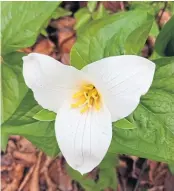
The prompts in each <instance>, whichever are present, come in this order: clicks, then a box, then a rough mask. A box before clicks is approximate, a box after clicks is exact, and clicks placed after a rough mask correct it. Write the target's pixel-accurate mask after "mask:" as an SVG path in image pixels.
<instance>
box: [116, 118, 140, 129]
mask: <svg viewBox="0 0 174 191" xmlns="http://www.w3.org/2000/svg"><path fill="white" fill-rule="evenodd" d="M112 125H113V127H116V128H121V129H134V128H137V126H136V125H135V124H133V123H131V122H130V121H128V120H127V119H126V118H124V119H121V120H119V121H116V122H114V123H112Z"/></svg>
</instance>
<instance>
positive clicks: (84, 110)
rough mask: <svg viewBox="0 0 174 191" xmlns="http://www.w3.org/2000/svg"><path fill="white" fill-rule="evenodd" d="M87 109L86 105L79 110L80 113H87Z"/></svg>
mask: <svg viewBox="0 0 174 191" xmlns="http://www.w3.org/2000/svg"><path fill="white" fill-rule="evenodd" d="M88 109H89V107H88V105H85V107H84V108H83V109H81V110H80V113H85V112H86V111H88Z"/></svg>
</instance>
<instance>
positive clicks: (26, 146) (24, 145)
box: [17, 137, 36, 153]
mask: <svg viewBox="0 0 174 191" xmlns="http://www.w3.org/2000/svg"><path fill="white" fill-rule="evenodd" d="M17 147H18V150H19V151H20V152H29V153H31V152H36V147H35V146H34V145H33V144H32V143H31V142H30V141H28V140H27V139H25V138H24V137H22V138H21V139H20V140H19V141H18V142H17Z"/></svg>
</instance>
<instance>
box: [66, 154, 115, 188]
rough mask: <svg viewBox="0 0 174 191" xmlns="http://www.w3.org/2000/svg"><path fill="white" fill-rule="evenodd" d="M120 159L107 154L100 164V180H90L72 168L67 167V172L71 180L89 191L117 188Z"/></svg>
mask: <svg viewBox="0 0 174 191" xmlns="http://www.w3.org/2000/svg"><path fill="white" fill-rule="evenodd" d="M117 161H118V158H117V156H116V155H115V154H114V155H113V154H111V153H107V154H106V156H105V157H104V159H103V161H102V162H101V163H100V165H99V166H98V167H99V179H98V181H97V182H96V181H94V180H93V179H90V178H89V177H88V175H83V176H82V175H81V174H80V173H79V172H78V171H76V170H73V169H72V168H71V167H70V166H68V165H67V166H66V169H67V172H68V173H69V175H70V176H71V178H72V179H73V180H75V181H77V182H79V183H80V184H81V186H82V187H83V188H84V189H85V190H87V191H93V190H95V191H101V190H104V189H105V188H109V187H110V188H113V189H116V187H117V177H116V169H115V167H116V165H117Z"/></svg>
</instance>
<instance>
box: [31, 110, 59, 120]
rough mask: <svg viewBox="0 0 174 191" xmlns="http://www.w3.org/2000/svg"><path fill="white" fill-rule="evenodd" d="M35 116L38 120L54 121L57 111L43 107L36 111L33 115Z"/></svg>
mask: <svg viewBox="0 0 174 191" xmlns="http://www.w3.org/2000/svg"><path fill="white" fill-rule="evenodd" d="M33 118H34V119H36V120H38V121H54V120H55V118H56V113H54V112H52V111H49V110H47V109H43V110H41V111H39V112H38V113H36V114H35V115H34V116H33Z"/></svg>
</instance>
